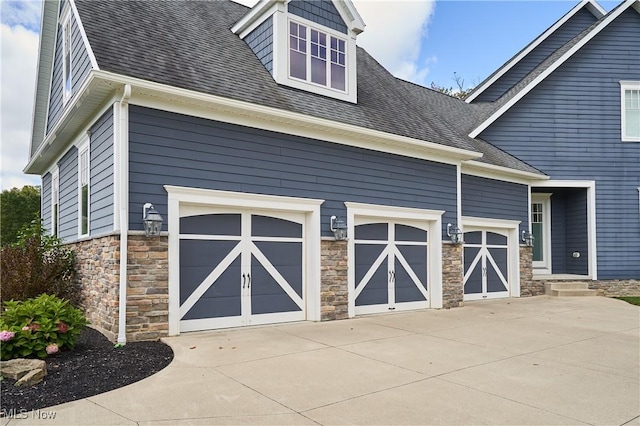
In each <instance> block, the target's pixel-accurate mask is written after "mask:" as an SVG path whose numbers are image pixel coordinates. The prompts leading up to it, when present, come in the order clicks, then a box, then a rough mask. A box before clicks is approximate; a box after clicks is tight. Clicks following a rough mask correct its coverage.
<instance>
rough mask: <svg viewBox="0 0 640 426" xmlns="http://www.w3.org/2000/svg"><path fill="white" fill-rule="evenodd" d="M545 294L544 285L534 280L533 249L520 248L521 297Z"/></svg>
mask: <svg viewBox="0 0 640 426" xmlns="http://www.w3.org/2000/svg"><path fill="white" fill-rule="evenodd" d="M541 294H544V283H543V282H540V281H538V280H534V279H533V247H527V246H520V297H528V296H539V295H541Z"/></svg>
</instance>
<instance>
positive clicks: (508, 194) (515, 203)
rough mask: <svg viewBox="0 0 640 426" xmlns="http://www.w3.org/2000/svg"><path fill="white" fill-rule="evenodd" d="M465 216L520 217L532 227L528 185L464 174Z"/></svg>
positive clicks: (520, 219) (510, 218) (517, 218)
mask: <svg viewBox="0 0 640 426" xmlns="http://www.w3.org/2000/svg"><path fill="white" fill-rule="evenodd" d="M461 183H462V215H463V216H473V217H482V218H489V219H507V220H519V221H521V222H522V223H521V224H520V231H523V230H525V229H529V218H528V214H529V213H528V212H529V205H528V203H529V187H528V186H527V185H521V184H517V183H511V182H504V181H499V180H494V179H487V178H482V177H477V176H469V175H464V174H463V175H462V182H461Z"/></svg>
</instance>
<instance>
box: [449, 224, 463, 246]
mask: <svg viewBox="0 0 640 426" xmlns="http://www.w3.org/2000/svg"><path fill="white" fill-rule="evenodd" d="M447 236H448V237H449V238H451V242H452V243H453V244H461V243H463V241H462V230H461V229H460V228H458V227H457V226H456V225H453V224H451V223H447Z"/></svg>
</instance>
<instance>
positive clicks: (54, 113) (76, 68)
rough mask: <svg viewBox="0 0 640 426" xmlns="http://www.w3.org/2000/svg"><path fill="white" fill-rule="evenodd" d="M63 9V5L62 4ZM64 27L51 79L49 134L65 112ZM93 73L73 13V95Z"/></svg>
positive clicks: (59, 35) (58, 40)
mask: <svg viewBox="0 0 640 426" xmlns="http://www.w3.org/2000/svg"><path fill="white" fill-rule="evenodd" d="M60 7H61V9H62V4H61V6H60ZM62 60H63V58H62V26H61V25H58V29H57V35H56V45H55V58H54V61H53V74H52V78H51V94H50V95H49V96H50V99H49V116H48V120H47V133H48V132H49V131H50V130H51V129H52V128H53V126H55V125H56V123H57V122H58V120H59V119H60V117H61V116H62V113H63V111H64V101H63V81H62V78H63V76H62ZM90 71H91V59H90V58H89V54H88V52H87V49H86V48H85V44H84V40H83V39H82V34H81V33H80V27H79V26H78V22H77V21H76V19H75V16H74V15H73V13H71V93H72V96H73V94H75V93H77V91H78V89H80V86H81V85H82V83H83V82H84V80H85V78H86V77H87V75H88V74H89V72H90Z"/></svg>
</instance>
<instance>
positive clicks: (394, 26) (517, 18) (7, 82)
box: [0, 0, 618, 189]
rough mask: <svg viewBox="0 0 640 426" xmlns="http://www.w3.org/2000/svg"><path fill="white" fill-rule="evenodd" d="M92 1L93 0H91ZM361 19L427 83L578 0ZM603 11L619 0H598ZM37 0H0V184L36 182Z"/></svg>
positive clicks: (431, 7) (524, 34)
mask: <svg viewBox="0 0 640 426" xmlns="http://www.w3.org/2000/svg"><path fill="white" fill-rule="evenodd" d="M96 1H97V0H96ZM236 1H238V2H239V3H242V4H245V5H248V6H251V5H253V4H255V3H256V0H236ZM353 2H354V4H355V6H356V8H357V9H358V11H359V12H360V14H361V15H362V18H363V19H364V21H365V23H366V24H367V27H366V29H365V32H364V33H362V34H361V35H360V36H359V37H358V44H360V45H361V46H363V47H364V48H365V49H367V50H368V51H369V53H370V54H371V55H373V57H374V58H376V59H377V60H378V61H379V62H380V63H381V64H382V65H384V66H385V67H386V68H387V69H389V70H390V71H391V72H392V73H393V74H394V75H396V76H398V77H400V78H404V79H406V80H410V81H413V82H415V83H418V84H423V85H425V86H429V85H430V84H431V82H436V83H437V84H438V85H440V86H444V87H450V86H455V82H454V80H453V76H454V73H457V74H458V75H459V76H460V77H462V78H463V79H464V81H465V86H467V87H471V86H474V85H476V84H478V83H479V82H481V81H482V80H483V79H484V78H485V77H487V76H488V75H489V74H491V73H492V72H493V71H494V70H495V69H497V68H498V67H499V66H500V65H502V64H503V63H504V62H505V61H506V60H508V59H509V58H511V56H513V55H514V54H516V53H517V52H518V51H519V50H520V49H522V48H523V47H524V46H526V45H527V44H528V43H529V42H530V41H532V40H533V39H534V38H535V37H537V36H538V35H539V34H540V33H542V32H543V31H544V30H546V29H547V28H548V27H549V26H551V25H552V24H553V23H554V22H555V21H557V20H558V19H560V18H561V17H562V16H563V15H564V14H565V13H567V12H568V11H569V10H571V8H573V7H574V6H575V5H576V4H578V0H539V1H530V0H509V1H507V0H502V1H451V0H447V1H445V0H438V1H431V0H421V1H409V0H395V1H388V0H375V1H372V0H353ZM599 3H600V5H601V6H602V7H603V8H604V9H605V10H606V11H609V10H611V9H612V8H613V7H615V6H616V5H617V4H618V2H617V1H602V2H599ZM40 8H41V3H40V0H20V1H13V0H0V12H1V13H0V21H1V24H2V33H1V37H0V42H1V50H0V53H1V57H0V67H1V70H0V71H1V72H0V79H1V83H2V90H1V91H0V95H1V104H0V113H1V115H0V129H1V134H0V143H1V145H0V153H1V170H0V186H1V188H2V189H7V188H11V187H21V186H23V185H26V184H30V185H34V184H39V182H40V179H39V177H34V176H26V175H24V174H23V173H22V169H23V168H24V167H25V166H26V163H27V161H28V158H27V157H28V150H29V142H30V130H31V114H32V111H33V97H34V95H33V91H34V87H35V69H36V63H37V58H36V56H37V52H38V30H39V26H40Z"/></svg>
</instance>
